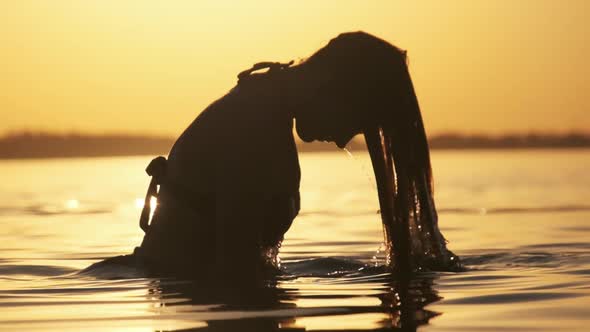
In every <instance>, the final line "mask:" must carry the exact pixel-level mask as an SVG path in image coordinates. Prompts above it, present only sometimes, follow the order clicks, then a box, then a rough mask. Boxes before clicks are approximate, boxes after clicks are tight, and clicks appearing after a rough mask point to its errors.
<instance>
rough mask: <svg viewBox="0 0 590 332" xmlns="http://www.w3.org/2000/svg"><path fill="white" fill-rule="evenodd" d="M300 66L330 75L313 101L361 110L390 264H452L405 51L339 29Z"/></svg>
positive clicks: (406, 266)
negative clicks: (335, 34) (336, 33)
mask: <svg viewBox="0 0 590 332" xmlns="http://www.w3.org/2000/svg"><path fill="white" fill-rule="evenodd" d="M301 66H302V67H303V70H310V71H323V72H325V73H328V75H330V77H331V80H330V83H329V84H327V85H326V87H325V88H323V89H322V91H321V92H322V93H321V94H318V98H330V99H331V100H337V101H338V102H334V103H333V104H335V105H334V108H335V111H336V112H338V111H345V112H346V111H348V112H362V113H363V115H364V116H361V117H358V119H359V121H362V122H363V123H362V128H363V133H364V135H365V140H366V142H367V147H368V149H369V153H370V154H371V160H372V163H373V168H374V171H375V176H376V178H377V179H376V182H377V187H378V188H377V189H378V192H379V204H380V206H381V217H382V221H383V225H384V231H385V237H386V243H387V244H388V247H389V249H390V250H389V253H390V254H389V259H388V263H389V264H390V266H393V267H395V268H396V269H398V270H401V271H409V270H416V269H422V268H429V269H454V268H457V267H458V266H459V262H458V258H457V257H456V256H455V255H454V254H453V253H452V252H450V251H449V250H448V249H447V248H446V240H445V239H444V237H443V236H442V234H441V232H440V230H439V228H438V215H437V212H436V207H435V205H434V199H433V195H434V188H433V187H434V186H433V179H432V167H431V163H430V150H429V147H428V140H427V137H426V131H425V129H424V123H423V121H422V115H421V113H420V107H419V105H418V99H417V97H416V92H415V90H414V86H413V83H412V80H411V78H410V74H409V71H408V66H407V56H406V52H405V51H403V50H400V49H398V48H397V47H395V46H393V45H391V44H390V43H388V42H386V41H384V40H382V39H379V38H377V37H374V36H372V35H369V34H367V33H363V32H353V33H345V34H341V35H339V36H338V37H337V38H335V39H333V40H331V41H330V43H329V44H328V45H327V46H325V47H324V48H322V49H320V50H319V51H317V52H316V53H315V54H313V55H312V56H311V57H310V58H309V59H307V60H306V61H305V62H304V63H303V64H301ZM339 103H341V104H342V105H338V104H339ZM325 111H328V112H329V110H325ZM334 119H335V121H337V119H338V116H337V115H336V116H335V117H334Z"/></svg>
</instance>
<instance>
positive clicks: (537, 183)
mask: <svg viewBox="0 0 590 332" xmlns="http://www.w3.org/2000/svg"><path fill="white" fill-rule="evenodd" d="M352 154H353V157H349V156H348V155H347V154H346V153H344V152H340V153H313V154H303V155H301V156H300V159H301V167H302V173H303V177H302V184H301V186H302V187H301V193H302V211H301V215H300V216H299V217H298V218H297V219H296V220H295V223H294V225H293V227H292V229H291V230H290V231H289V233H288V234H287V237H286V240H285V242H284V243H283V248H282V251H281V259H282V266H283V268H284V270H285V274H284V276H281V277H279V278H277V280H274V282H273V283H272V285H269V287H267V288H264V289H255V290H244V289H235V288H234V287H232V285H226V286H224V287H211V286H210V285H205V284H199V283H196V282H190V281H186V280H173V279H150V278H145V277H144V276H142V275H141V274H140V273H138V272H137V271H134V270H131V269H123V268H119V269H102V270H100V271H93V272H92V273H88V272H81V271H82V270H83V269H84V268H86V267H88V266H89V265H91V264H92V263H95V262H97V261H100V260H101V259H103V258H106V257H111V256H115V255H121V254H126V253H130V252H132V250H133V248H134V247H135V246H137V245H138V244H139V243H140V241H141V238H142V231H141V230H140V229H139V227H138V218H139V213H140V209H141V204H142V196H143V195H144V193H145V190H146V188H147V184H148V180H149V179H148V177H147V176H146V175H145V173H144V171H143V170H144V168H145V166H146V165H147V163H148V162H149V160H150V159H151V158H150V157H128V158H95V159H52V160H12V161H1V162H0V188H1V190H0V228H1V231H0V252H1V253H2V255H1V256H0V330H2V331H17V330H18V331H35V330H44V331H78V330H80V329H81V328H83V329H84V330H87V331H93V330H96V331H160V330H166V331H168V330H187V329H188V330H191V329H194V330H196V331H200V330H204V331H207V330H209V331H233V330H235V331H238V330H242V331H244V330H253V331H278V330H284V331H304V330H307V331H313V330H329V331H338V330H350V329H356V330H395V329H396V328H400V327H401V328H403V329H404V330H415V329H419V330H420V331H475V330H477V331H555V330H568V331H587V330H588V329H589V325H588V324H589V320H590V243H589V242H588V239H589V237H590V203H588V202H587V198H588V197H590V176H589V175H588V174H587V170H588V169H589V166H590V151H588V150H562V151H543V150H531V151H528V150H518V151H461V152H452V151H445V152H442V151H435V152H434V153H433V156H432V158H433V168H434V177H435V199H436V201H437V206H438V208H439V213H440V225H441V229H442V231H443V234H444V235H445V236H446V237H447V239H448V240H449V241H450V244H449V248H450V249H451V250H453V251H454V252H455V253H457V254H458V255H459V256H461V257H462V259H463V261H464V263H465V265H466V267H467V271H466V272H461V273H423V274H421V275H418V276H416V278H414V279H413V280H411V281H408V282H400V281H396V279H395V278H394V277H392V276H391V275H389V274H388V273H387V272H386V271H385V270H384V269H383V268H382V266H381V265H382V262H383V254H382V251H381V250H380V249H381V242H382V239H383V235H382V230H381V224H380V217H379V215H378V214H377V210H378V202H377V194H376V190H375V185H374V182H373V177H372V170H371V163H370V160H369V158H368V155H366V153H364V152H355V151H352ZM236 273H237V274H238V273H239V271H236Z"/></svg>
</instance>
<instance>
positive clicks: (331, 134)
mask: <svg viewBox="0 0 590 332" xmlns="http://www.w3.org/2000/svg"><path fill="white" fill-rule="evenodd" d="M329 97H330V96H325V95H324V96H322V95H320V96H319V98H314V99H313V100H311V101H310V102H308V103H306V104H305V105H302V106H301V108H300V109H298V110H297V112H296V114H295V123H296V130H297V134H298V135H299V137H300V138H301V139H302V140H303V141H305V142H312V141H327V142H334V143H336V145H337V146H338V147H339V148H344V147H345V146H346V144H348V142H349V141H350V140H351V139H352V138H353V137H354V136H356V135H357V134H360V133H361V132H362V131H363V125H362V124H363V122H364V121H363V120H362V118H361V115H362V114H363V111H364V110H362V109H359V108H358V106H356V105H354V103H350V102H349V101H347V100H346V99H348V98H346V97H345V96H342V97H340V96H338V97H332V98H329Z"/></svg>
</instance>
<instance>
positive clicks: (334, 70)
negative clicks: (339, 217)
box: [135, 32, 459, 278]
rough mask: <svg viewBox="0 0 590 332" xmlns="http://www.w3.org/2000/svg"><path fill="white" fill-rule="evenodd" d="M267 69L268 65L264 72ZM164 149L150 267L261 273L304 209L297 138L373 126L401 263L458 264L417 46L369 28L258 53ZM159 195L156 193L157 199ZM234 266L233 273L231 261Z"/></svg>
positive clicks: (404, 268) (388, 221)
mask: <svg viewBox="0 0 590 332" xmlns="http://www.w3.org/2000/svg"><path fill="white" fill-rule="evenodd" d="M260 69H268V70H267V71H266V72H262V73H261V72H258V73H257V72H256V71H258V70H260ZM238 78H239V82H238V84H237V86H235V87H234V88H233V89H232V90H231V91H230V92H229V93H227V94H226V95H225V96H223V97H222V98H221V99H219V100H217V101H215V102H214V103H213V104H211V105H210V106H209V107H207V109H206V110H205V111H203V112H202V113H201V114H200V115H199V116H198V117H197V118H196V120H195V121H194V122H193V123H192V124H191V125H190V126H189V127H188V128H187V129H186V130H185V131H184V133H183V134H182V135H181V136H180V137H179V138H178V140H177V141H176V143H175V144H174V146H173V148H172V150H171V151H170V154H169V156H168V160H167V161H166V160H165V159H164V158H163V157H159V158H156V159H155V160H154V161H153V162H152V164H150V166H149V167H148V173H149V174H150V175H152V176H153V179H152V183H151V185H150V189H149V190H148V197H149V196H151V195H154V196H155V195H156V185H159V191H157V197H158V206H157V208H156V209H155V212H154V214H153V217H152V220H151V223H149V225H148V215H149V204H147V205H146V208H145V210H144V213H143V215H142V218H141V226H142V228H143V229H144V231H145V237H144V239H143V242H142V244H141V246H140V247H139V248H137V249H136V252H135V256H136V257H137V259H138V260H139V261H141V262H142V264H143V265H144V266H146V267H147V268H148V269H149V270H150V271H154V272H156V273H166V274H207V273H212V274H213V275H215V276H223V275H224V274H231V273H235V271H240V275H241V277H243V276H253V277H254V278H256V277H258V276H260V274H261V273H262V272H261V271H262V270H263V268H262V267H263V266H264V264H265V262H266V263H271V264H272V262H273V259H274V258H275V257H276V254H277V252H278V247H279V245H280V243H281V241H282V239H283V235H284V234H285V232H286V231H287V230H288V229H289V227H290V225H291V223H292V221H293V219H294V218H295V217H296V216H297V213H298V212H299V180H300V169H299V163H298V157H297V150H296V146H295V142H294V138H293V120H294V119H295V121H296V131H297V134H298V135H299V137H301V139H303V140H304V141H306V142H311V141H313V140H322V141H331V142H335V143H336V145H337V146H338V147H340V148H343V147H344V146H346V144H347V143H348V142H349V141H350V140H351V139H352V138H353V137H354V136H355V135H357V134H361V133H362V134H364V135H365V138H366V142H367V146H368V149H369V153H370V155H371V160H372V164H373V168H374V171H375V177H376V182H377V187H378V193H379V204H380V207H381V217H382V221H383V224H384V229H385V233H386V238H387V242H388V243H389V244H390V253H391V254H390V255H389V261H388V263H389V264H390V266H391V267H392V268H394V269H396V270H397V271H398V272H399V273H408V272H411V271H413V270H416V269H420V268H431V269H453V268H456V267H458V266H459V265H458V264H459V263H458V259H457V258H456V256H455V255H453V254H452V253H451V252H450V251H449V250H447V248H446V245H445V240H444V238H443V236H442V235H441V233H440V231H439V229H438V225H437V214H436V209H435V206H434V201H433V197H432V192H433V189H432V175H431V169H430V158H429V150H428V144H427V141H426V135H425V132H424V127H423V124H422V119H421V115H420V110H419V107H418V102H417V99H416V95H415V93H414V88H413V85H412V81H411V79H410V76H409V73H408V68H407V65H406V53H405V52H404V51H401V50H399V49H398V48H396V47H395V46H393V45H391V44H389V43H387V42H386V41H383V40H381V39H379V38H376V37H374V36H372V35H369V34H367V33H364V32H352V33H344V34H341V35H339V36H338V37H337V38H334V39H332V40H331V41H330V42H329V44H328V45H327V46H325V47H323V48H321V49H320V50H319V51H317V52H316V53H315V54H313V55H312V56H311V57H309V58H308V59H306V60H305V61H303V62H301V63H299V64H297V65H292V63H288V64H280V63H259V64H256V65H255V66H254V67H252V68H251V69H249V70H246V71H244V72H242V73H240V74H239V76H238ZM146 202H149V199H146ZM232 271H233V272H232Z"/></svg>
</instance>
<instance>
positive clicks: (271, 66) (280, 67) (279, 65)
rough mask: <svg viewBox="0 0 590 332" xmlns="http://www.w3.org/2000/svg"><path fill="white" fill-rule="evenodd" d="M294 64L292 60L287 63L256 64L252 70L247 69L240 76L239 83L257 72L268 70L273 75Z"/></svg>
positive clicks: (267, 62) (266, 62)
mask: <svg viewBox="0 0 590 332" xmlns="http://www.w3.org/2000/svg"><path fill="white" fill-rule="evenodd" d="M292 64H293V60H291V61H289V62H287V63H280V62H270V61H265V62H258V63H256V64H254V66H252V68H250V69H246V70H244V71H243V72H241V73H239V74H238V83H239V81H241V80H243V79H246V78H248V77H250V75H251V74H252V73H253V72H255V71H257V70H260V69H266V68H268V72H269V73H273V72H276V71H280V70H283V69H285V68H288V67H289V66H291V65H292Z"/></svg>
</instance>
